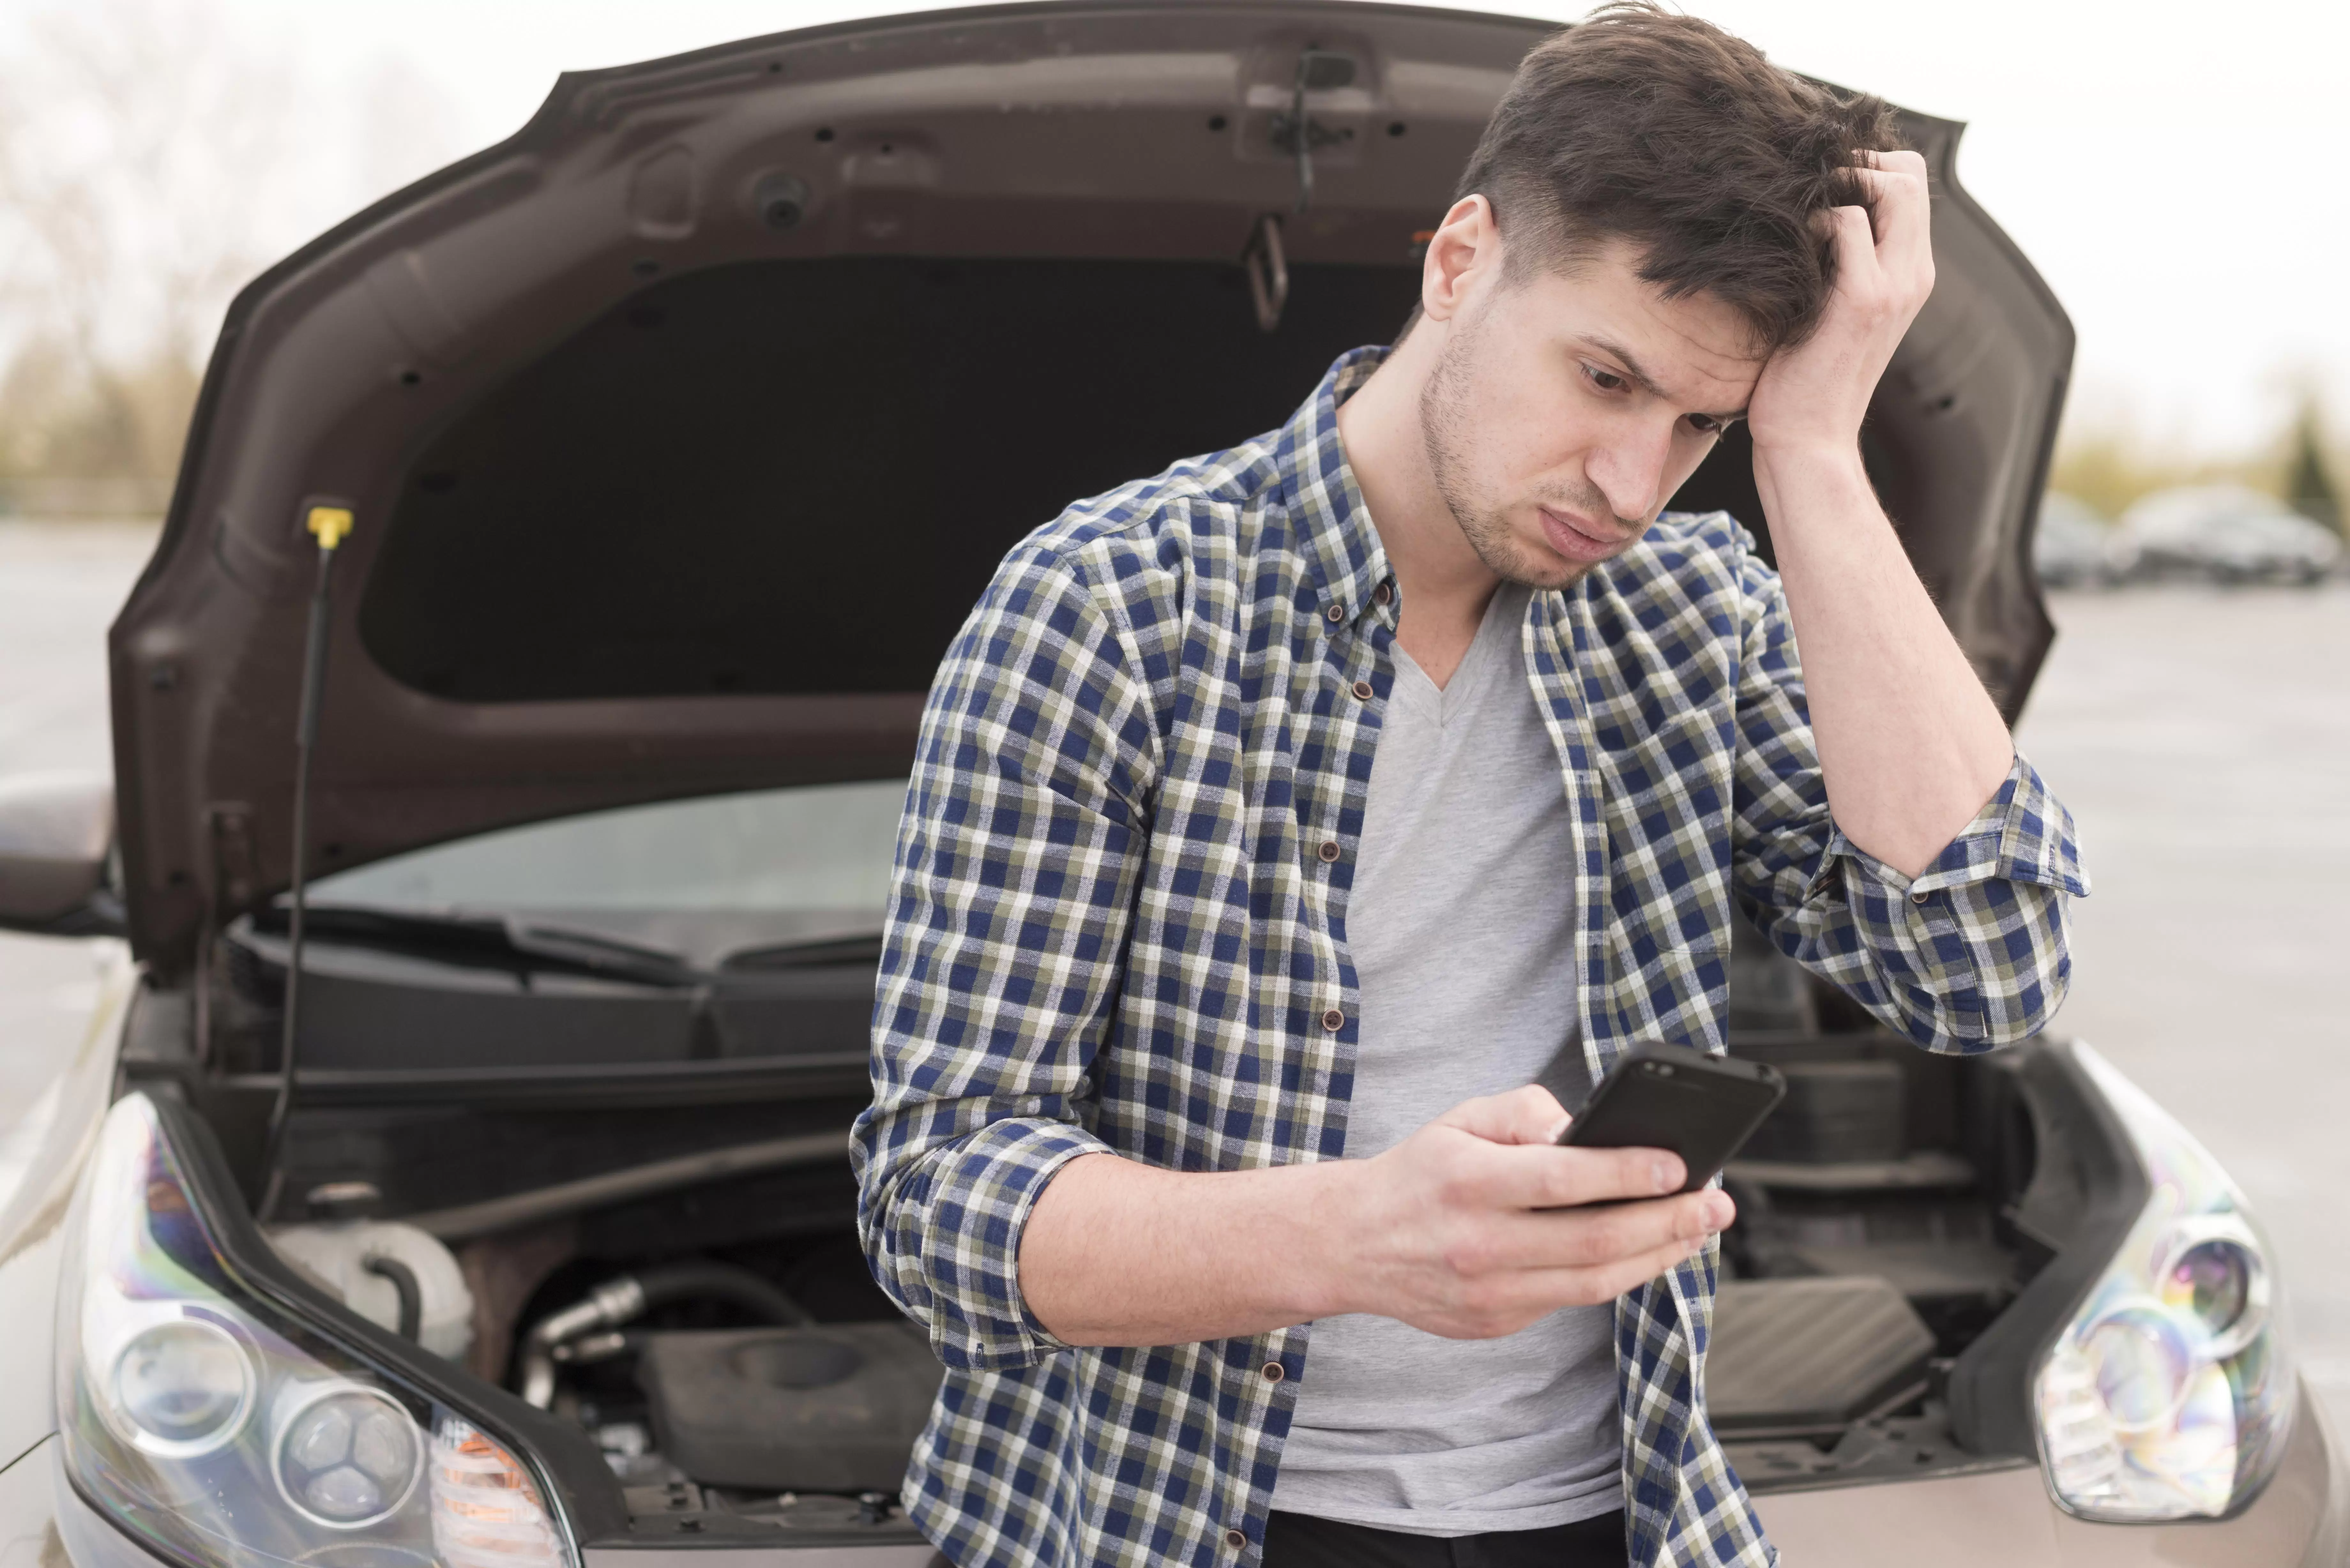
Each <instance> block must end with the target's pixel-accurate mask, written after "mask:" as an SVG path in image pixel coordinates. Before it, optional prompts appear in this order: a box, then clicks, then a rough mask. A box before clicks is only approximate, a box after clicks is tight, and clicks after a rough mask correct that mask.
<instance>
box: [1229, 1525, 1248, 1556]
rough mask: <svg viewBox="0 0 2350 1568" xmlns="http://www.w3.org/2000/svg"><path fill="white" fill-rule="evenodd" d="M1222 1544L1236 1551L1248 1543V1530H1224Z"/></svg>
mask: <svg viewBox="0 0 2350 1568" xmlns="http://www.w3.org/2000/svg"><path fill="white" fill-rule="evenodd" d="M1224 1544H1225V1545H1227V1546H1229V1547H1231V1548H1232V1550H1233V1551H1235V1552H1238V1551H1239V1550H1240V1549H1241V1548H1242V1547H1243V1546H1246V1545H1247V1544H1248V1532H1247V1531H1245V1530H1227V1531H1225V1532H1224Z"/></svg>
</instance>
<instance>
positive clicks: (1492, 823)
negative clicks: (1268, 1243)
mask: <svg viewBox="0 0 2350 1568" xmlns="http://www.w3.org/2000/svg"><path fill="white" fill-rule="evenodd" d="M1530 593H1531V590H1529V589H1527V588H1523V587H1515V586H1513V585H1509V584H1504V585H1503V587H1501V589H1500V590H1499V591H1498V592H1496V593H1495V594H1494V596H1493V600H1492V604H1491V605H1490V606H1488V607H1487V608H1486V611H1485V618H1484V620H1483V621H1482V623H1481V624H1480V626H1479V628H1478V630H1477V635H1476V638H1475V640H1474V641H1473V642H1472V643H1471V645H1470V649H1469V652H1468V654H1467V656H1466V657H1465V658H1463V659H1462V660H1461V667H1460V668H1459V669H1458V670H1454V671H1453V674H1452V679H1451V680H1450V681H1448V682H1447V683H1446V684H1445V686H1444V687H1443V688H1442V689H1441V690H1439V689H1438V687H1437V686H1436V684H1435V682H1433V681H1432V680H1430V679H1429V678H1428V676H1427V675H1426V674H1425V673H1423V672H1422V671H1421V670H1420V669H1419V666H1418V665H1417V664H1415V663H1414V662H1413V661H1412V659H1411V657H1410V656H1409V654H1407V653H1405V652H1404V650H1403V649H1402V646H1401V645H1400V644H1399V645H1397V647H1396V649H1395V659H1396V680H1395V687H1394V691H1393V693H1392V694H1391V695H1390V697H1389V698H1388V711H1387V717H1386V720H1385V722H1384V723H1383V724H1382V726H1381V729H1380V733H1379V740H1378V748H1377V750H1376V751H1375V752H1374V753H1373V757H1372V763H1371V779H1370V790H1369V796H1368V799H1367V802H1366V804H1365V806H1364V811H1363V833H1362V840H1361V851H1360V858H1359V860H1358V861H1357V865H1356V867H1355V876H1354V886H1353V890H1352V891H1351V892H1350V893H1349V894H1348V896H1347V945H1348V946H1349V948H1350V949H1351V950H1352V951H1353V956H1354V961H1355V970H1356V972H1357V975H1358V976H1359V978H1360V981H1361V988H1362V1020H1361V1024H1360V1033H1359V1041H1360V1043H1359V1044H1358V1045H1357V1048H1356V1055H1355V1088H1354V1095H1353V1098H1352V1101H1351V1104H1350V1108H1349V1110H1348V1112H1347V1158H1350V1159H1353V1158H1367V1157H1368V1156H1371V1155H1376V1154H1378V1153H1380V1152H1382V1151H1383V1150H1386V1149H1388V1148H1392V1147H1395V1146H1396V1145H1397V1144H1399V1143H1401V1142H1402V1141H1403V1140H1404V1139H1405V1138H1407V1137H1410V1136H1411V1135H1412V1134H1413V1133H1414V1132H1417V1131H1418V1130H1419V1128H1420V1127H1424V1126H1426V1125H1427V1124H1428V1123H1429V1122H1430V1121H1432V1120H1434V1119H1435V1118H1436V1117H1437V1116H1440V1114H1442V1113H1443V1112H1444V1111H1446V1110H1448V1109H1450V1108H1451V1107H1452V1106H1455V1105H1458V1104H1459V1103H1460V1102H1461V1101H1462V1100H1466V1099H1471V1098H1473V1097H1475V1096H1480V1095H1492V1094H1499V1093H1502V1092H1503V1091H1506V1090H1509V1089H1514V1088H1517V1087H1518V1086H1520V1085H1523V1084H1526V1083H1529V1082H1532V1081H1534V1079H1535V1078H1536V1077H1537V1076H1540V1077H1542V1078H1543V1080H1544V1082H1545V1083H1546V1084H1548V1085H1550V1086H1551V1087H1552V1089H1553V1090H1554V1091H1555V1092H1556V1093H1558V1095H1559V1097H1560V1098H1561V1100H1562V1101H1564V1102H1565V1105H1566V1106H1568V1107H1569V1108H1570V1109H1572V1108H1574V1106H1575V1104H1576V1101H1577V1100H1578V1099H1579V1098H1580V1097H1581V1095H1582V1093H1583V1092H1584V1091H1585V1090H1586V1088H1587V1086H1588V1083H1589V1077H1588V1074H1587V1071H1586V1069H1584V1068H1582V1067H1581V1066H1580V1065H1577V1064H1575V1063H1576V1060H1577V1054H1575V1053H1568V1055H1567V1057H1566V1059H1565V1061H1561V1062H1558V1063H1557V1064H1556V1066H1555V1067H1554V1061H1555V1059H1556V1058H1558V1057H1559V1055H1560V1053H1561V1052H1562V1051H1563V1050H1564V1049H1565V1047H1566V1046H1568V1045H1569V1044H1573V1043H1575V1041H1577V1040H1578V1039H1579V1038H1580V1032H1579V1031H1578V1029H1577V1027H1576V1024H1575V996H1576V982H1575V950H1576V940H1575V939H1576V935H1577V918H1576V911H1575V874H1574V855H1573V841H1572V837H1571V831H1572V830H1571V826H1570V821H1569V815H1568V814H1569V811H1570V810H1571V807H1570V805H1569V803H1568V800H1567V796H1566V784H1565V769H1564V767H1563V765H1562V763H1561V761H1560V758H1559V753H1558V748H1557V747H1556V746H1555V744H1554V743H1553V742H1552V740H1551V736H1550V731H1549V728H1548V726H1547V725H1546V724H1545V723H1544V719H1543V714H1542V711H1541V708H1540V707H1539V705H1538V703H1539V699H1538V698H1537V697H1536V695H1535V691H1534V682H1533V678H1532V676H1531V675H1530V673H1529V671H1528V669H1527V658H1526V654H1525V651H1524V648H1523V639H1524V637H1525V635H1526V631H1525V628H1526V622H1527V612H1528V608H1529V602H1528V601H1529V597H1530ZM1545 1068H1552V1069H1553V1070H1552V1071H1550V1072H1548V1073H1545V1072H1544V1069H1545ZM1562 1080H1566V1081H1564V1082H1563V1081H1562ZM1614 1322H1615V1313H1614V1309H1613V1307H1611V1306H1607V1305H1601V1306H1592V1307H1575V1308H1569V1309H1567V1310H1565V1311H1562V1312H1556V1313H1554V1314H1551V1315H1550V1316H1548V1317H1546V1318H1544V1319H1543V1320H1542V1321H1541V1322H1539V1323H1536V1324H1533V1325H1531V1326H1529V1327H1527V1328H1525V1329H1523V1330H1521V1331H1520V1332H1518V1333H1516V1334H1510V1335H1508V1336H1507V1337H1505V1338H1502V1339H1484V1340H1461V1339H1445V1338H1441V1337H1440V1336H1438V1335H1436V1334H1426V1333H1423V1332H1421V1331H1420V1330H1419V1329H1416V1328H1412V1327H1410V1326H1409V1325H1407V1324H1402V1323H1399V1322H1397V1321H1396V1320H1395V1319H1393V1318H1385V1317H1374V1316H1369V1315H1367V1314H1348V1315H1347V1316H1343V1317H1333V1318H1325V1319H1323V1320H1321V1321H1320V1322H1317V1323H1316V1324H1315V1325H1314V1330H1313V1334H1312V1336H1311V1337H1310V1339H1309V1340H1308V1341H1307V1345H1306V1355H1305V1375H1304V1376H1303V1377H1302V1379H1301V1380H1300V1382H1299V1385H1298V1390H1297V1403H1296V1407H1295V1413H1294V1414H1293V1416H1292V1417H1291V1419H1290V1428H1289V1438H1288V1440H1287V1442H1286V1444H1285V1445H1284V1449H1283V1450H1282V1456H1281V1468H1280V1471H1279V1474H1278V1476H1277V1478H1276V1480H1275V1483H1274V1494H1273V1506H1274V1508H1276V1509H1281V1510H1284V1511H1288V1512H1292V1513H1305V1514H1313V1515H1315V1516H1317V1517H1320V1518H1324V1519H1336V1520H1344V1521H1347V1522H1349V1523H1354V1524H1366V1525H1371V1526H1374V1527H1376V1528H1378V1529H1382V1530H1395V1531H1404V1532H1411V1533H1414V1534H1421V1535H1442V1536H1449V1535H1470V1534H1477V1533H1481V1532H1485V1531H1494V1530H1538V1529H1543V1528H1545V1527H1548V1526H1551V1525H1556V1524H1565V1523H1568V1522H1571V1521H1575V1520H1579V1519H1588V1518H1592V1517H1594V1516H1596V1515H1598V1514H1602V1513H1607V1512H1610V1511H1614V1510H1616V1509H1617V1508H1620V1507H1622V1506H1623V1490H1622V1485H1621V1481H1620V1480H1619V1475H1620V1469H1621V1464H1620V1454H1621V1443H1622V1437H1621V1420H1620V1417H1619V1415H1618V1413H1617V1393H1616V1356H1615V1349H1614V1333H1613V1325H1614Z"/></svg>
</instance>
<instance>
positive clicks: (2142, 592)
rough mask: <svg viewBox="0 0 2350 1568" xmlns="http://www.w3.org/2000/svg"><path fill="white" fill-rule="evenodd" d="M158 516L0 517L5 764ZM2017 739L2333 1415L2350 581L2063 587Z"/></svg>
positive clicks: (77, 684)
mask: <svg viewBox="0 0 2350 1568" xmlns="http://www.w3.org/2000/svg"><path fill="white" fill-rule="evenodd" d="M151 541H152V533H151V530H145V529H139V528H124V527H112V526H106V525H92V524H73V525H53V526H47V527H44V526H40V525H36V524H21V523H10V522H7V521H5V520H0V774H9V773H16V772H21V771H24V770H26V769H32V768H48V767H90V768H102V767H104V766H105V765H106V762H107V755H108V741H107V730H106V712H105V690H106V670H105V658H104V648H103V643H102V638H103V635H104V631H105V628H106V624H107V622H108V621H109V619H111V618H112V617H113V614H114V610H115V608H116V607H117V606H118V605H120V602H121V599H122V597H123V595H124V594H125V593H126V592H127V591H128V590H129V587H130V583H131V581H132V579H133V578H134V577H135V576H137V575H138V570H139V567H140V564H141V563H142V562H143V561H144V559H145V557H146V555H147V551H148V550H149V548H150V547H151ZM2053 609H2054V614H2055V617H2056V620H2057V623H2058V625H2059V627H2060V628H2062V632H2061V636H2060V639H2059V640H2058V642H2057V644H2056V649H2055V651H2054V654H2052V655H2051V656H2050V659H2049V662H2048V666H2047V668H2046V670H2043V673H2042V676H2041V680H2040V683H2039V686H2038V689H2037V690H2036V691H2035V692H2034V694H2033V699H2032V703H2031V707H2030V708H2029V710H2028V711H2026V712H2025V714H2024V719H2023V723H2022V729H2021V732H2020V739H2021V743H2022V746H2023V749H2024V751H2025V752H2026V753H2027V754H2029V755H2030V756H2031V757H2032V759H2033V762H2034V763H2037V764H2038V765H2039V767H2040V769H2041V771H2042V773H2043V774H2045V775H2046V776H2047V778H2048V780H2049V782H2050V783H2051V784H2053V785H2054V787H2055V789H2056V792H2057V794H2059V795H2061V796H2062V797H2063V798H2064V801H2065V802H2066V804H2068V805H2070V806H2071V807H2072V808H2073V811H2074V815H2076V816H2077V817H2078V818H2079V819H2080V824H2081V832H2082V837H2083V839H2084V841H2085V846H2086V849H2087V853H2088V857H2089V868H2090V874H2091V876H2092V877H2093V878H2094V880H2095V888H2096V891H2095V896H2094V897H2092V898H2088V899H2087V900H2085V902H2083V903H2081V904H2080V905H2078V906H2077V907H2076V914H2077V928H2076V940H2075V943H2074V954H2075V971H2076V978H2075V981H2074V988H2073V996H2072V999H2071V1000H2070V1001H2069V1002H2066V1004H2065V1006H2064V1012H2063V1014H2062V1016H2061V1017H2060V1018H2059V1019H2058V1020H2057V1023H2056V1025H2055V1031H2056V1032H2057V1033H2070V1034H2074V1035H2076V1036H2078V1037H2080V1038H2082V1039H2085V1040H2087V1041H2089V1042H2091V1043H2092V1044H2095V1046H2096V1047H2097V1048H2098V1049H2099V1050H2101V1051H2103V1052H2104V1053H2105V1054H2106V1056H2108V1057H2109V1058H2111V1059H2112V1060H2113V1061H2114V1062H2115V1063H2116V1064H2117V1065H2118V1066H2120V1067H2121V1068H2122V1070H2123V1071H2124V1072H2126V1073H2127V1074H2129V1075H2131V1076H2132V1077H2133V1078H2135V1079H2137V1082H2138V1083H2139V1084H2141V1085H2144V1086H2145V1087H2146V1088H2147V1090H2148V1091H2150V1092H2151V1093H2152V1094H2153V1095H2154V1096H2156V1097H2157V1098H2158V1099H2159V1100H2160V1101H2161V1102H2162V1103H2163V1104H2164V1105H2165V1106H2168V1107H2169V1109H2170V1110H2171V1111H2172V1113H2173V1114H2175V1115H2176V1116H2178V1117H2179V1118H2180V1119H2181V1120H2182V1121H2184V1122H2185V1123H2186V1124H2187V1125H2188V1126H2189V1127H2190V1128H2191V1129H2192V1130H2193V1131H2194V1132H2195V1133H2197V1134H2198V1135H2199V1136H2200V1137H2202V1138H2203V1140H2204V1141H2205V1142H2206V1143H2208V1144H2209V1145H2210V1147H2211V1149H2212V1151H2213V1152H2214V1153H2215V1154H2217V1155H2218V1156H2219V1157H2220V1159H2221V1160H2222V1161H2224V1162H2225V1163H2226V1164H2227V1166H2228V1168H2230V1170H2231V1171H2232V1172H2233V1173H2234V1174H2235V1176H2236V1178H2237V1179H2238V1180H2239V1181H2240V1182H2241V1183H2242V1185H2243V1186H2244V1187H2245V1189H2247V1190H2248V1191H2249V1192H2250V1193H2251V1197H2252V1199H2253V1202H2254V1204H2255V1206H2256V1208H2257V1209H2258V1210H2259V1211H2260V1213H2261V1215H2262V1219H2263V1220H2265V1221H2266V1223H2267V1226H2268V1229H2269V1231H2270V1233H2271V1234H2272V1237H2273V1238H2274V1239H2275V1241H2276V1242H2277V1243H2278V1246H2279V1248H2280V1250H2281V1251H2282V1260H2283V1271H2284V1274H2285V1280H2286V1284H2287V1288H2288V1289H2289V1291H2290V1292H2291V1296H2292V1302H2293V1309H2294V1314H2295V1317H2296V1320H2297V1322H2298V1324H2299V1335H2298V1338H2299V1343H2300V1345H2301V1347H2302V1352H2303V1363H2304V1368H2305V1370H2306V1371H2307V1372H2308V1373H2309V1375H2310V1376H2311V1378H2312V1381H2313V1382H2314V1384H2316V1385H2317V1386H2319V1387H2320V1388H2321V1389H2322V1391H2323V1392H2324V1397H2326V1398H2327V1400H2328V1402H2329V1404H2330V1405H2331V1407H2332V1408H2333V1410H2334V1414H2335V1416H2336V1418H2337V1422H2338V1424H2339V1425H2340V1427H2341V1428H2342V1429H2344V1430H2345V1431H2350V1248H2345V1247H2344V1246H2343V1245H2342V1239H2343V1237H2344V1236H2345V1234H2346V1233H2350V1227H2345V1224H2344V1223H2343V1221H2342V1220H2341V1219H2340V1218H2339V1215H2340V1213H2341V1210H2342V1204H2343V1197H2342V1195H2343V1194H2344V1192H2345V1190H2350V1064H2345V1061H2344V1057H2345V1047H2350V1024H2345V1008H2344V1002H2343V999H2342V991H2343V986H2342V983H2341V981H2342V977H2343V976H2345V975H2350V895H2346V894H2345V889H2350V587H2343V586H2339V585H2337V586H2334V587H2327V588H2324V589H2320V590H2316V591H2314V592H2313V591H2306V590H2299V589H2291V588H2279V589H2259V590H2242V591H2235V592H2220V591H2214V590H2202V589H2195V588H2187V587H2172V588H2160V589H2137V590H2131V591H2127V592H2118V593H2105V594H2101V593H2075V594H2067V595H2063V596H2059V597H2056V598H2055V599H2054V603H2053ZM94 969H95V966H94V961H93V958H92V955H91V953H90V952H89V950H88V948H87V946H86V945H84V944H78V943H69V942H44V941H37V940H26V939H6V938H0V1122H5V1120H6V1119H7V1118H9V1117H10V1116H13V1115H14V1114H15V1113H16V1110H17V1109H18V1108H19V1107H22V1106H25V1105H26V1104H28V1103H29V1101H30V1100H31V1099H32V1097H33V1096H34V1094H35V1093H36V1090H37V1088H38V1086H39V1085H41V1084H42V1083H44V1082H46V1081H47V1077H48V1075H49V1074H50V1073H51V1071H52V1070H53V1068H54V1066H55V1064H57V1062H58V1061H60V1060H61V1059H62V1057H63V1055H64V1053H65V1052H66V1051H67V1050H68V1049H69V1048H70V1046H71V1045H72V1044H73V1043H74V1041H75V1040H76V1039H77V1038H78V1027H79V1024H80V1022H81V1019H80V1013H81V1012H83V1011H84V1010H85V1009H86V1008H87V1007H88V1002H89V999H90V997H91V995H92V994H93V992H94V990H95V980H94Z"/></svg>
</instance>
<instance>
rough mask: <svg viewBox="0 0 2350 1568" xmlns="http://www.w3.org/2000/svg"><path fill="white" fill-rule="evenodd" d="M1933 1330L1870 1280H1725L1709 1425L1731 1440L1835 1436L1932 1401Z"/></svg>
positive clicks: (1709, 1376)
mask: <svg viewBox="0 0 2350 1568" xmlns="http://www.w3.org/2000/svg"><path fill="white" fill-rule="evenodd" d="M1933 1353H1934V1335H1933V1331H1932V1330H1930V1329H1929V1328H1928V1327H1927V1326H1926V1324H1925V1320H1923V1319H1922V1318H1920V1317H1919V1316H1918V1314H1917V1311H1916V1310H1915V1309H1914V1308H1912V1307H1911V1306H1910V1304H1909V1303H1908V1301H1906V1300H1905V1299H1903V1297H1902V1294H1901V1293H1900V1292H1899V1291H1898V1290H1896V1289H1894V1287H1893V1286H1892V1285H1891V1284H1889V1283H1887V1282H1886V1281H1884V1280H1880V1279H1877V1278H1875V1277H1873V1276H1866V1275H1847V1276H1845V1277H1842V1278H1823V1279H1810V1280H1743V1281H1725V1282H1723V1284H1722V1286H1721V1294H1720V1295H1719V1296H1717V1297H1716V1298H1715V1301H1714V1311H1713V1342H1712V1344H1711V1345H1710V1346H1708V1348H1707V1351H1706V1358H1705V1376H1706V1407H1707V1417H1708V1418H1709V1419H1710V1420H1711V1422H1712V1424H1713V1429H1714V1430H1715V1431H1716V1432H1718V1433H1720V1434H1721V1435H1722V1436H1724V1437H1730V1436H1733V1435H1734V1436H1741V1437H1743V1436H1760V1435H1763V1434H1773V1435H1794V1434H1801V1433H1805V1432H1835V1431H1839V1430H1841V1429H1842V1428H1844V1427H1846V1425H1848V1424H1849V1423H1851V1422H1853V1421H1855V1420H1857V1419H1859V1418H1860V1417H1863V1416H1866V1415H1870V1414H1872V1413H1874V1412H1876V1411H1877V1410H1880V1409H1882V1408H1884V1407H1886V1405H1887V1402H1888V1401H1891V1400H1896V1399H1899V1398H1901V1397H1904V1396H1907V1395H1911V1394H1915V1393H1922V1392H1923V1391H1924V1390H1925V1387H1926V1361H1927V1357H1929V1356H1930V1355H1933Z"/></svg>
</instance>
